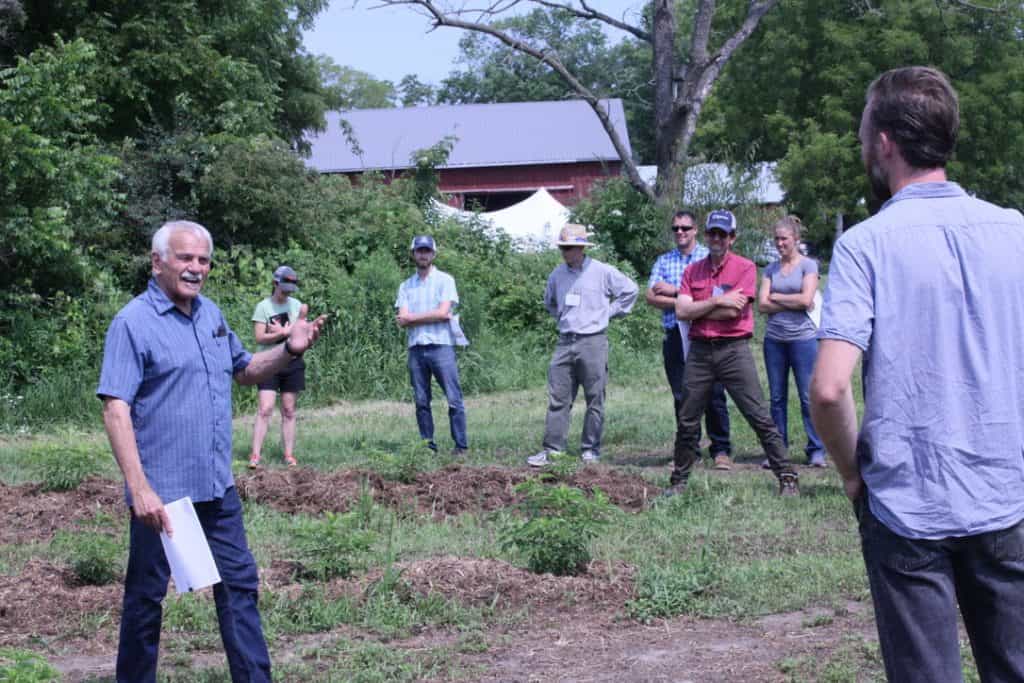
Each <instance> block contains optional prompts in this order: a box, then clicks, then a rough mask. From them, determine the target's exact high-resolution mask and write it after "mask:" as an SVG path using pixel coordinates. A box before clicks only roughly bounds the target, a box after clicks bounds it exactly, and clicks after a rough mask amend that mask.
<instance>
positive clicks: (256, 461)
mask: <svg viewBox="0 0 1024 683" xmlns="http://www.w3.org/2000/svg"><path fill="white" fill-rule="evenodd" d="M259 466H260V456H258V455H256V454H255V453H253V454H252V455H250V456H249V469H250V470H255V469H257V468H259Z"/></svg>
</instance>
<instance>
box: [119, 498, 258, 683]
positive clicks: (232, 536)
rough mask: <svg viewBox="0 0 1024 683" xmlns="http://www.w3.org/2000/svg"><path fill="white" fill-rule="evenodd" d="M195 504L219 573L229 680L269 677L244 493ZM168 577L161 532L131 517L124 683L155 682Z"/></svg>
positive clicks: (219, 610) (121, 660)
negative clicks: (244, 517)
mask: <svg viewBox="0 0 1024 683" xmlns="http://www.w3.org/2000/svg"><path fill="white" fill-rule="evenodd" d="M195 508H196V513H197V514H198V516H199V522H200V524H202V527H203V531H204V532H205V533H206V540H207V541H208V542H209V543H210V550H211V551H212V552H213V559H214V561H215V562H216V563H217V571H218V572H220V577H221V582H220V583H218V584H216V585H215V586H214V587H213V600H214V603H215V604H216V606H217V620H218V622H219V624H220V637H221V641H222V642H223V643H224V652H225V654H226V655H227V659H228V669H229V670H230V671H231V680H232V681H235V683H238V682H239V681H246V682H250V681H269V680H270V655H269V654H268V652H267V644H266V641H265V640H264V638H263V627H262V625H261V624H260V613H259V608H258V607H257V598H258V595H257V588H258V586H259V579H258V577H257V573H256V561H255V560H254V559H253V556H252V553H250V552H249V546H248V544H247V543H246V540H245V528H244V526H243V525H242V503H241V501H240V500H239V499H238V493H237V492H236V491H235V489H234V487H232V488H229V489H228V490H227V491H225V492H224V497H223V498H221V499H217V500H212V501H209V502H205V503H196V504H195ZM170 576H171V569H170V567H169V566H168V565H167V558H166V556H165V555H164V549H163V545H162V544H161V543H160V535H159V534H158V533H157V532H155V531H153V530H152V529H151V528H150V527H148V526H146V525H145V524H143V523H142V522H140V521H139V520H138V519H137V518H136V517H135V516H134V515H132V519H131V528H130V546H129V549H128V570H127V572H126V573H125V578H124V608H123V611H122V614H121V642H120V644H119V645H118V649H117V680H118V681H119V682H120V683H149V682H150V681H156V662H157V653H158V651H159V648H160V624H161V621H162V617H163V608H162V603H163V600H164V596H165V595H166V594H167V582H168V580H169V579H170Z"/></svg>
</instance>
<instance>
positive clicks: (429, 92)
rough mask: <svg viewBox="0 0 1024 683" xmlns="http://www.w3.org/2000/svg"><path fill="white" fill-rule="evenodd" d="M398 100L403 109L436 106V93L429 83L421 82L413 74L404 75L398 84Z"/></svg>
mask: <svg viewBox="0 0 1024 683" xmlns="http://www.w3.org/2000/svg"><path fill="white" fill-rule="evenodd" d="M398 93H399V98H398V99H399V100H400V101H401V103H402V106H403V107H415V106H417V105H421V104H423V105H430V104H436V103H437V102H438V99H437V91H436V90H435V89H434V86H432V85H430V84H429V83H424V82H422V81H421V80H420V79H419V78H418V77H417V76H416V75H415V74H406V75H405V76H403V77H402V80H401V81H399V83H398Z"/></svg>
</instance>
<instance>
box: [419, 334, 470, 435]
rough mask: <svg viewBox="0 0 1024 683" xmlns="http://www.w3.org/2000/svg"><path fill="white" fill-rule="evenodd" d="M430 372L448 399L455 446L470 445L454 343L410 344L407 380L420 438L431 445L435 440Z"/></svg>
mask: <svg viewBox="0 0 1024 683" xmlns="http://www.w3.org/2000/svg"><path fill="white" fill-rule="evenodd" d="M431 376H433V377H434V378H435V379H437V383H438V384H439V385H440V386H441V391H443V392H444V395H445V398H447V399H448V423H449V426H450V427H451V432H452V441H454V442H455V447H456V448H469V442H468V441H467V439H466V408H465V407H464V406H463V405H462V387H460V386H459V365H458V363H457V362H456V360H455V347H454V346H449V345H447V344H421V345H418V346H411V347H409V381H410V382H411V383H412V396H413V402H415V404H416V424H417V426H418V427H419V429H420V438H421V439H423V440H424V441H427V442H428V443H429V444H430V447H431V448H433V449H436V448H437V445H436V444H435V443H434V416H433V414H432V413H431V412H430V398H431V397H430V378H431Z"/></svg>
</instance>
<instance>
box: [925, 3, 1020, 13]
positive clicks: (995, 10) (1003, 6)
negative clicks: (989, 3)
mask: <svg viewBox="0 0 1024 683" xmlns="http://www.w3.org/2000/svg"><path fill="white" fill-rule="evenodd" d="M946 2H948V3H950V4H951V5H957V6H959V7H963V8H965V9H972V10H978V11H979V12H992V13H994V14H1005V13H1006V11H1007V9H1008V8H1007V7H1006V3H1004V2H1001V3H999V6H998V7H985V6H983V5H975V4H974V3H973V2H967V0H946ZM936 4H938V2H936Z"/></svg>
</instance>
